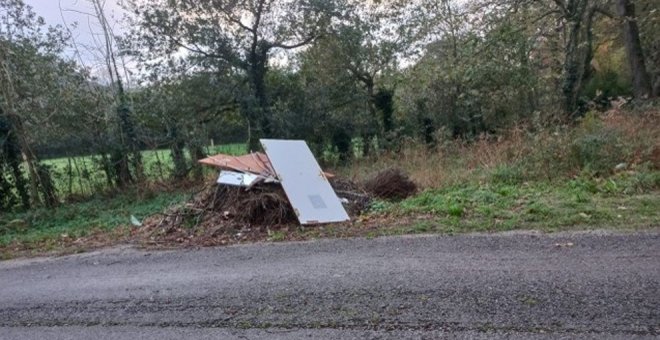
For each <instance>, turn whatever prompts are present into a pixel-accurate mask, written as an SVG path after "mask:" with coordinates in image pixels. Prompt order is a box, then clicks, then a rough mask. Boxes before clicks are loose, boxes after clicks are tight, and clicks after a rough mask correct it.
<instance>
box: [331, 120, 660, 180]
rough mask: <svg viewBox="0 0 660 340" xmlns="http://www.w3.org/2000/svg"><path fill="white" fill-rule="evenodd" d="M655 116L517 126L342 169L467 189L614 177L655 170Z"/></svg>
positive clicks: (658, 144)
mask: <svg viewBox="0 0 660 340" xmlns="http://www.w3.org/2000/svg"><path fill="white" fill-rule="evenodd" d="M658 122H660V110H658V109H653V110H648V111H645V112H644V113H634V112H628V111H626V112H623V111H620V110H611V111H609V112H606V113H590V114H588V115H587V116H585V117H584V118H582V120H581V121H580V122H579V123H578V124H577V126H572V127H569V126H560V127H551V128H546V129H541V130H535V129H532V128H526V127H523V126H519V127H516V128H513V129H511V130H509V131H505V132H503V133H501V134H500V135H498V136H492V135H482V136H480V137H478V138H476V139H475V140H470V141H466V140H450V141H445V142H444V143H440V144H439V145H436V146H435V147H423V146H420V145H419V144H417V143H408V144H404V145H403V146H402V147H401V149H400V150H396V151H392V152H385V153H383V154H381V155H378V156H376V157H373V158H368V159H359V160H356V161H355V162H354V163H353V164H352V166H350V167H348V168H346V169H342V170H341V171H342V172H344V173H345V175H347V176H348V177H352V178H358V179H362V178H365V177H366V176H368V174H370V173H373V172H375V171H376V170H377V169H383V168H387V167H390V166H392V165H396V166H398V167H401V168H402V169H403V170H404V171H406V172H407V173H408V174H410V176H411V177H412V178H413V179H414V181H415V182H416V183H417V184H418V185H419V186H420V187H422V188H442V187H446V186H451V185H456V184H461V183H466V182H471V183H485V182H495V183H504V184H520V183H524V182H528V181H554V180H563V179H570V178H575V177H579V176H586V177H603V178H604V177H608V176H611V175H613V174H616V173H617V172H621V171H641V172H648V171H655V170H659V169H660V124H658Z"/></svg>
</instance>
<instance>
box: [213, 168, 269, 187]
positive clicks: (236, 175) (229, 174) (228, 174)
mask: <svg viewBox="0 0 660 340" xmlns="http://www.w3.org/2000/svg"><path fill="white" fill-rule="evenodd" d="M257 179H259V176H257V175H254V174H248V173H242V172H235V171H227V170H222V171H220V176H218V184H225V185H235V186H241V187H249V186H250V185H252V183H254V181H256V180H257Z"/></svg>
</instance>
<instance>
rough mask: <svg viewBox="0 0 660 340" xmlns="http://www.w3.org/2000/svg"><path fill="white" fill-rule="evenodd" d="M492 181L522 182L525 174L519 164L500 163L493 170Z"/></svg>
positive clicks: (502, 182) (499, 182)
mask: <svg viewBox="0 0 660 340" xmlns="http://www.w3.org/2000/svg"><path fill="white" fill-rule="evenodd" d="M491 176H492V182H493V183H498V184H513V185H515V184H520V183H522V182H523V179H524V176H523V173H522V170H521V169H520V168H519V167H517V166H510V165H498V166H497V167H496V168H495V169H494V170H493V172H492V175H491Z"/></svg>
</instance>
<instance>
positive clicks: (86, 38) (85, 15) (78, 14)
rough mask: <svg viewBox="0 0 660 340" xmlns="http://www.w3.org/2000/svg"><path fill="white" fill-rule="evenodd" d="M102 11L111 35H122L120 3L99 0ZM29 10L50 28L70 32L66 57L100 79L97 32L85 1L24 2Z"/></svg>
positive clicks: (89, 4)
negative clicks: (101, 3)
mask: <svg viewBox="0 0 660 340" xmlns="http://www.w3.org/2000/svg"><path fill="white" fill-rule="evenodd" d="M101 1H102V2H104V10H105V14H106V17H107V19H108V21H109V22H110V25H111V26H112V29H113V31H114V33H115V34H120V33H121V32H122V27H121V23H120V21H121V17H122V16H123V11H122V9H121V7H120V5H119V3H118V2H119V1H122V0H101ZM24 2H25V3H26V4H28V5H30V6H32V8H33V10H34V12H35V13H37V15H39V16H41V17H43V18H44V19H45V20H46V23H47V24H48V25H51V26H55V25H62V26H63V27H64V28H68V29H69V30H71V34H72V36H73V40H74V42H75V43H76V48H70V49H68V50H67V52H66V54H67V56H68V57H70V58H73V59H74V60H76V61H77V62H79V63H81V64H83V65H84V66H86V67H88V68H90V69H91V70H92V72H93V73H96V74H97V75H99V76H101V74H100V73H102V72H103V71H104V68H105V66H104V64H103V56H102V55H101V54H100V53H99V52H98V50H99V46H103V45H102V43H101V42H102V40H101V29H100V26H99V24H98V21H97V19H96V18H95V17H94V16H93V15H92V14H93V13H94V7H93V6H92V4H91V3H90V2H89V0H24Z"/></svg>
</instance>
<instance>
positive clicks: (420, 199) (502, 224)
mask: <svg viewBox="0 0 660 340" xmlns="http://www.w3.org/2000/svg"><path fill="white" fill-rule="evenodd" d="M507 183H510V182H508V181H506V182H505V183H502V182H499V181H495V183H485V184H477V183H471V184H464V185H455V186H450V187H446V188H442V189H434V190H427V191H424V192H422V193H420V194H418V195H416V196H414V197H412V198H409V199H407V200H404V201H402V202H400V203H397V204H394V205H391V206H389V207H387V208H386V209H382V208H381V209H380V211H381V212H384V213H386V214H389V215H391V216H394V217H403V216H413V215H427V216H430V221H423V222H419V223H418V224H417V225H413V226H412V227H411V228H410V229H408V230H407V232H409V233H419V232H466V231H506V230H512V229H539V230H546V231H555V230H561V229H567V228H575V227H595V228H607V227H615V228H623V229H629V228H638V227H648V226H660V209H658V207H660V196H659V195H658V194H659V193H658V191H657V188H658V187H660V172H658V171H653V172H643V173H633V174H629V173H624V174H621V175H618V176H614V177H612V178H609V179H585V178H578V179H574V180H569V181H565V182H560V181H557V182H550V183H543V182H532V183H521V184H507Z"/></svg>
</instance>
